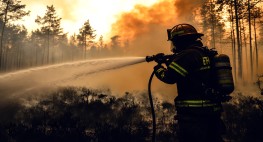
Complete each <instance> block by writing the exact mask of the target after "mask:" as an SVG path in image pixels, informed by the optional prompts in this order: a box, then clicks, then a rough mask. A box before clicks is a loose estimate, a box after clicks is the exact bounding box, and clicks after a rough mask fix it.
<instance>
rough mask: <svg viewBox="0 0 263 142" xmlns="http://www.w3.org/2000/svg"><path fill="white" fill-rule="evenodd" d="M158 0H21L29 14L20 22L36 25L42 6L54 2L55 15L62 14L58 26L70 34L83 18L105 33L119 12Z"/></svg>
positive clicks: (30, 28)
mask: <svg viewBox="0 0 263 142" xmlns="http://www.w3.org/2000/svg"><path fill="white" fill-rule="evenodd" d="M158 1H159V0H23V1H22V4H25V5H26V10H30V11H31V13H30V15H29V16H27V17H24V18H23V21H22V22H21V23H22V24H24V25H25V26H26V28H28V29H29V30H34V29H36V28H37V24H36V23H35V19H36V17H37V15H38V16H41V17H42V16H43V15H44V14H45V12H46V6H50V5H54V7H55V9H56V12H57V15H58V16H59V17H60V18H62V20H61V27H62V28H63V29H64V32H66V33H67V32H68V33H69V34H70V35H73V34H74V33H76V34H77V33H78V31H79V29H80V28H81V27H82V25H83V24H84V22H85V21H87V20H89V21H90V24H91V26H92V27H93V28H94V29H95V30H96V34H97V35H98V36H100V35H103V36H107V35H109V33H110V31H111V25H112V24H113V23H114V22H115V21H116V20H117V19H118V16H119V15H120V14H121V13H123V12H128V11H130V10H132V9H133V8H134V6H135V5H138V4H139V5H143V6H151V5H153V4H154V3H156V2H158Z"/></svg>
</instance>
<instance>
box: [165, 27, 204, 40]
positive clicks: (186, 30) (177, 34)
mask: <svg viewBox="0 0 263 142" xmlns="http://www.w3.org/2000/svg"><path fill="white" fill-rule="evenodd" d="M167 34H168V40H172V41H173V40H176V39H178V38H183V37H184V38H185V37H186V38H187V37H191V38H200V37H201V36H203V35H204V34H202V33H198V32H197V30H196V29H195V28H194V27H193V26H192V25H190V24H179V25H176V26H174V27H173V28H172V29H167Z"/></svg>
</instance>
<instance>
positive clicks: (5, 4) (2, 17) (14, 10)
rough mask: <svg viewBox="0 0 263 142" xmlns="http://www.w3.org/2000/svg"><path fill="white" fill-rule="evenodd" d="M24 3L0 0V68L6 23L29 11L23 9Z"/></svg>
mask: <svg viewBox="0 0 263 142" xmlns="http://www.w3.org/2000/svg"><path fill="white" fill-rule="evenodd" d="M24 8H25V5H23V4H21V1H18V0H2V1H0V23H1V24H0V25H1V37H0V70H1V69H2V60H3V58H2V57H3V48H4V47H3V42H4V41H3V39H4V33H5V28H6V25H7V24H8V23H9V22H12V21H16V20H19V19H21V18H23V17H24V16H26V15H28V14H29V11H25V10H24Z"/></svg>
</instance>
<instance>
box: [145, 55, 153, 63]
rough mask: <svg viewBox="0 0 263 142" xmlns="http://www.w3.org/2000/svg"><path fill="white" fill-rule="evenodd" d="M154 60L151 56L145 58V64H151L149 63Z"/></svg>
mask: <svg viewBox="0 0 263 142" xmlns="http://www.w3.org/2000/svg"><path fill="white" fill-rule="evenodd" d="M154 58H155V56H154V55H152V56H146V58H145V60H146V62H151V61H154Z"/></svg>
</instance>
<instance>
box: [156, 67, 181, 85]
mask: <svg viewBox="0 0 263 142" xmlns="http://www.w3.org/2000/svg"><path fill="white" fill-rule="evenodd" d="M154 73H155V76H156V77H157V78H158V79H159V80H161V81H163V82H165V83H168V84H174V83H176V80H174V78H173V77H172V76H171V75H169V73H168V70H167V69H166V68H164V67H163V66H162V65H157V66H155V67H154Z"/></svg>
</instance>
